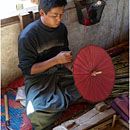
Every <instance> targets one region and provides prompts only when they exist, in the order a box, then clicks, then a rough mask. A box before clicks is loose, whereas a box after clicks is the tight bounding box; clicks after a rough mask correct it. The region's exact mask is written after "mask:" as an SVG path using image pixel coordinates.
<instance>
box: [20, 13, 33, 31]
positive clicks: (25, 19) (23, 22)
mask: <svg viewBox="0 0 130 130" xmlns="http://www.w3.org/2000/svg"><path fill="white" fill-rule="evenodd" d="M19 20H20V26H21V31H22V30H23V29H24V28H25V27H26V26H27V25H28V24H29V23H31V22H33V13H32V12H26V13H22V14H19Z"/></svg>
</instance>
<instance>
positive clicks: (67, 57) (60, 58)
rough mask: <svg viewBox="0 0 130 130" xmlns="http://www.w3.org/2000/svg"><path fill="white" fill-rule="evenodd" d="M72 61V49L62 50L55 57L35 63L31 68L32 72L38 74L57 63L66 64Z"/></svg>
mask: <svg viewBox="0 0 130 130" xmlns="http://www.w3.org/2000/svg"><path fill="white" fill-rule="evenodd" d="M71 61H72V54H71V52H70V51H65V52H60V53H59V54H57V55H56V56H55V57H53V58H51V59H49V60H46V61H43V62H39V63H35V64H34V65H33V66H32V68H31V74H37V73H40V72H44V71H46V70H47V69H49V68H51V67H53V66H55V65H57V64H66V63H69V62H71Z"/></svg>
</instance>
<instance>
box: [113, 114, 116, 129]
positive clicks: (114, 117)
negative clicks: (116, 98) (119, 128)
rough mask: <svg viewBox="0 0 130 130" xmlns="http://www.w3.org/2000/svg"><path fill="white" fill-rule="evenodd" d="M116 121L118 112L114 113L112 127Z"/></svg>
mask: <svg viewBox="0 0 130 130" xmlns="http://www.w3.org/2000/svg"><path fill="white" fill-rule="evenodd" d="M115 122H116V114H115V115H113V120H112V128H114V126H115Z"/></svg>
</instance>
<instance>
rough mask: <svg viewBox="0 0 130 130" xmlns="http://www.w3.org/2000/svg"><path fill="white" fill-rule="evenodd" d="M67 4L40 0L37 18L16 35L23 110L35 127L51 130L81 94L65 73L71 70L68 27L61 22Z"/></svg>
mask: <svg viewBox="0 0 130 130" xmlns="http://www.w3.org/2000/svg"><path fill="white" fill-rule="evenodd" d="M66 4H67V2H66V0H40V1H39V12H40V15H41V17H40V19H38V20H36V21H34V22H33V23H31V24H29V25H28V26H27V27H26V28H25V29H24V30H23V31H22V32H21V34H20V36H19V39H18V56H19V67H20V68H21V70H22V72H23V74H24V79H25V80H24V84H25V93H26V97H27V101H26V112H27V115H28V117H29V118H30V121H31V123H32V125H33V127H34V128H35V130H51V129H52V127H53V123H54V122H55V121H56V120H57V119H58V118H59V117H60V116H61V114H62V112H63V111H64V110H66V109H67V107H68V105H69V102H72V101H76V100H77V99H78V98H80V97H81V96H80V94H79V93H78V91H77V89H76V87H75V86H74V80H73V78H72V77H71V78H70V77H66V76H65V75H68V74H72V73H71V71H70V70H69V69H70V68H71V67H70V65H71V62H72V54H71V51H70V50H69V48H68V39H67V29H66V27H65V25H64V24H63V23H61V20H62V17H63V14H64V8H65V5H66ZM67 68H68V69H67Z"/></svg>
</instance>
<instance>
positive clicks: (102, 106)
mask: <svg viewBox="0 0 130 130" xmlns="http://www.w3.org/2000/svg"><path fill="white" fill-rule="evenodd" d="M95 108H96V110H98V111H100V112H103V111H105V110H106V109H107V105H106V104H105V103H104V102H100V103H98V104H96V105H95Z"/></svg>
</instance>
